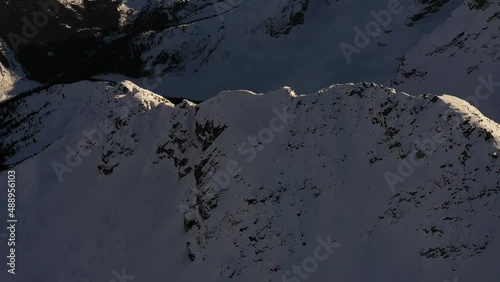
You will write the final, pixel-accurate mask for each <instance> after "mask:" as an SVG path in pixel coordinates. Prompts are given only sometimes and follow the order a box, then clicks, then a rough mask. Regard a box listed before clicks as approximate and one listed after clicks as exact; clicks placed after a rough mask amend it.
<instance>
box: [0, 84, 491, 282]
mask: <svg viewBox="0 0 500 282" xmlns="http://www.w3.org/2000/svg"><path fill="white" fill-rule="evenodd" d="M7 106H8V107H7ZM7 106H5V104H4V105H3V106H2V107H0V116H1V117H2V119H1V121H2V126H1V127H0V128H2V129H1V130H2V132H1V134H3V136H6V138H4V139H3V140H2V146H1V148H5V145H6V144H8V145H9V146H8V148H13V150H14V152H13V153H12V154H10V155H9V156H8V158H7V159H6V161H5V164H7V165H9V166H13V167H12V169H14V170H16V175H17V203H18V208H17V217H18V219H19V223H18V230H17V232H18V233H17V236H18V237H17V238H18V243H19V244H18V247H17V256H18V264H17V272H18V273H17V274H16V275H15V276H10V275H9V277H8V278H9V279H10V280H8V281H21V282H28V281H40V282H45V281H50V282H59V281H61V282H62V281H64V282H66V281H79V282H94V281H95V282H97V281H113V280H112V279H114V276H113V275H114V274H113V273H114V272H113V270H115V271H118V272H121V270H122V269H123V268H125V270H126V273H127V274H128V275H132V276H134V277H135V278H134V280H133V281H151V282H160V281H179V282H184V281H185V282H188V281H200V280H203V281H214V282H215V281H217V282H221V281H224V282H228V281H238V282H247V281H248V282H250V281H251V282H254V281H282V275H283V274H284V273H285V272H286V271H288V270H290V271H292V269H293V265H302V264H303V261H304V260H305V259H307V258H310V257H314V252H315V249H316V248H317V247H318V246H320V245H319V243H318V242H317V239H318V238H323V239H324V240H326V239H327V238H328V237H329V236H330V238H331V239H332V241H333V242H335V244H340V245H336V246H337V248H336V249H335V251H334V252H333V253H332V254H331V255H329V256H328V258H327V259H326V260H324V261H321V262H319V263H318V266H317V269H316V270H315V271H313V272H311V273H308V275H309V276H308V281H374V282H382V281H410V282H428V281H436V282H440V281H444V280H445V279H448V280H450V281H453V279H454V278H455V277H458V279H459V281H484V282H489V281H491V282H494V281H495V282H496V281H498V280H497V279H498V275H497V274H498V266H497V263H498V253H499V251H500V245H499V240H498V237H499V235H500V224H499V222H500V212H499V206H498V205H499V201H498V200H499V192H500V181H499V179H500V178H499V173H500V163H499V161H498V160H499V159H498V158H497V156H498V154H499V153H500V152H499V150H500V125H499V124H497V123H495V122H494V121H492V120H490V119H488V118H487V117H485V116H484V115H482V114H481V113H480V112H479V111H478V110H476V109H475V108H474V107H473V106H471V105H470V104H468V103H467V102H465V101H463V100H461V99H459V98H456V97H453V96H448V95H444V96H434V95H421V96H412V95H411V94H407V93H403V92H397V91H395V90H394V89H391V88H385V87H383V86H381V85H377V84H373V83H357V84H337V85H332V86H330V87H327V88H324V89H322V90H320V91H316V92H314V93H310V94H306V95H305V94H299V93H297V92H295V91H294V90H293V89H292V88H290V87H283V88H279V89H277V90H275V91H271V92H268V93H256V92H251V91H245V90H237V91H225V92H222V93H220V94H219V95H217V96H215V97H213V98H211V99H209V100H207V101H205V102H203V103H201V104H194V103H191V102H189V101H187V100H184V101H183V102H182V103H180V104H178V105H174V104H172V103H171V102H169V101H168V100H167V99H165V98H163V97H161V96H159V95H157V94H154V93H152V92H150V91H147V90H144V89H142V88H140V87H138V86H136V85H135V84H133V83H132V82H129V81H122V82H119V83H111V82H88V81H83V82H79V83H75V84H70V85H58V86H53V87H51V88H49V89H47V90H43V91H40V92H37V93H34V94H31V95H29V96H26V97H23V98H21V99H19V100H15V101H14V100H12V101H10V103H9V104H8V105H7ZM276 112H278V113H279V114H277V113H276ZM283 112H286V113H289V115H293V116H294V117H293V118H290V119H288V120H284V119H283V118H282V117H281V118H280V116H281V115H283ZM105 120H108V121H111V123H110V125H111V130H102V129H100V127H99V124H101V123H102V122H103V121H105ZM6 125H8V126H6ZM266 128H271V129H273V130H268V129H266ZM83 130H87V131H90V132H92V134H94V135H93V136H94V138H95V139H88V138H86V137H85V133H84V132H83ZM269 132H271V133H269ZM259 134H260V136H263V139H264V140H265V142H261V143H259V144H257V143H251V141H249V140H248V137H249V136H259ZM269 134H271V136H272V138H270V137H269ZM437 135H440V136H442V138H443V139H442V140H443V141H442V142H441V143H432V144H431V143H428V144H427V146H424V147H418V146H417V145H416V144H417V143H416V141H418V140H426V139H432V138H433V137H434V138H435V136H437ZM270 139H271V140H270ZM242 142H246V143H242ZM77 144H80V145H81V146H82V147H81V148H82V149H81V150H80V153H81V154H83V153H84V152H85V153H84V155H85V156H80V157H81V160H80V162H78V161H76V160H75V153H74V152H73V153H70V154H69V156H68V149H67V148H68V146H69V147H70V148H73V150H78V149H76V148H77ZM241 145H243V146H241ZM69 150H72V149H69ZM415 150H418V153H417V156H418V162H419V165H418V166H415V167H414V171H413V172H412V173H409V175H406V176H405V177H404V182H402V183H398V184H396V186H395V190H394V191H391V189H390V188H389V185H388V183H387V182H386V179H385V177H384V174H385V173H386V172H387V171H390V172H394V173H396V174H397V173H398V167H399V166H401V164H402V163H404V162H407V161H408V160H409V157H408V156H409V155H411V153H412V152H414V151H415ZM252 152H253V153H252ZM254 154H255V156H253V155H254ZM252 156H253V158H252ZM67 157H68V158H70V161H71V162H72V165H71V166H69V163H67V161H66V158H67ZM55 162H57V163H60V164H64V165H68V168H70V169H71V172H67V173H64V174H63V175H62V182H60V181H59V180H58V177H57V176H56V173H55V172H54V170H53V168H52V166H53V164H54V163H55ZM75 162H76V163H75ZM235 162H236V163H237V164H238V168H240V169H241V170H240V171H239V172H238V173H237V175H234V176H231V177H229V179H228V182H229V183H227V185H220V186H221V187H219V188H216V186H215V185H213V184H210V185H207V184H208V183H213V180H214V179H215V178H212V176H211V175H212V174H211V172H213V173H215V175H221V174H224V172H226V173H227V172H228V171H232V170H230V169H228V165H229V166H231V165H234V164H235ZM73 166H74V167H73ZM406 172H407V171H406ZM0 177H1V178H2V179H6V171H3V172H0ZM221 181H222V182H224V179H222V178H221ZM0 195H1V196H2V198H5V197H4V196H5V189H3V190H1V191H0ZM180 205H181V207H190V208H193V210H196V211H197V212H196V213H186V210H185V209H181V210H179V206H180ZM182 205H185V206H182ZM0 248H5V247H4V245H2V246H1V247H0ZM2 250H3V249H2ZM2 253H3V251H2ZM6 275H8V274H6V273H5V272H4V271H2V272H1V273H0V277H1V279H2V281H7V280H5V277H4V276H6ZM288 277H289V280H287V281H294V282H296V281H301V279H298V277H297V276H296V275H289V276H288ZM292 277H294V278H295V279H291V278H292Z"/></svg>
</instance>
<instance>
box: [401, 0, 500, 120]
mask: <svg viewBox="0 0 500 282" xmlns="http://www.w3.org/2000/svg"><path fill="white" fill-rule="evenodd" d="M499 10H500V2H498V1H469V3H468V5H461V6H459V7H458V8H457V9H455V10H454V11H453V12H452V13H451V14H450V16H449V17H448V18H447V19H446V21H445V22H444V23H443V24H442V25H441V26H439V27H438V28H436V29H435V30H434V31H433V32H432V33H431V34H428V35H426V36H424V37H423V38H422V39H420V40H419V41H418V43H417V44H416V45H415V46H414V47H413V48H411V49H410V50H409V51H408V52H407V53H406V54H405V56H404V57H403V58H402V60H401V64H400V67H399V69H398V72H397V74H396V76H395V78H394V80H393V82H392V85H393V86H394V87H397V88H398V89H401V90H403V91H412V93H429V92H430V93H453V95H455V96H458V97H461V98H463V99H467V101H469V102H470V103H472V104H473V105H474V106H476V107H478V108H479V109H480V110H481V112H482V113H484V114H485V115H487V116H488V117H490V118H493V119H495V120H497V121H499V120H500V110H499V107H498V105H500V95H499V93H498V92H499V91H500V73H499V72H498V70H499V69H500V68H499V67H500V40H499V37H500V12H499Z"/></svg>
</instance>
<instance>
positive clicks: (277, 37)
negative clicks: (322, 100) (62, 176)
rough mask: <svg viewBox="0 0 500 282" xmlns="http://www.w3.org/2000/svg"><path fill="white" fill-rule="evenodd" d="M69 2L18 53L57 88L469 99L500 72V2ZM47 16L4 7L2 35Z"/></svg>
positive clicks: (21, 6) (197, 95)
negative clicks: (329, 91)
mask: <svg viewBox="0 0 500 282" xmlns="http://www.w3.org/2000/svg"><path fill="white" fill-rule="evenodd" d="M47 1H49V0H47ZM53 1H55V0H53ZM58 3H60V5H59V13H58V14H57V15H56V16H55V17H54V18H52V19H51V20H50V21H49V23H48V24H47V26H44V27H43V28H40V31H39V32H38V33H37V35H36V37H35V38H34V39H31V40H30V43H29V44H27V46H26V48H25V49H22V48H21V49H20V51H19V53H18V54H17V55H18V57H19V61H20V62H21V63H22V64H23V65H24V66H25V67H26V68H27V70H28V71H27V72H28V74H31V77H32V78H34V79H37V80H39V81H42V82H44V83H49V84H50V83H60V82H65V83H68V82H75V81H79V80H82V79H88V78H90V77H93V76H96V75H98V76H99V77H101V78H105V79H114V80H117V81H120V80H124V79H126V80H131V81H133V82H134V83H136V84H138V85H140V86H141V87H143V88H146V89H150V90H152V91H154V92H155V93H158V94H160V95H163V96H183V95H184V97H187V98H190V99H197V100H205V99H208V98H210V97H212V96H213V95H214V94H215V93H219V92H220V91H223V90H225V89H254V90H256V91H260V92H268V91H271V90H273V89H276V88H279V87H281V86H282V85H294V87H295V88H296V89H297V90H298V91H301V92H306V93H307V92H312V91H314V90H316V89H319V88H321V87H323V86H324V85H328V84H331V83H332V82H335V83H348V82H353V81H374V82H377V83H379V84H384V85H391V86H393V87H395V88H396V89H400V90H402V91H407V92H409V93H427V92H430V93H436V94H438V93H448V94H450V95H454V96H458V97H461V98H464V99H465V98H467V96H468V95H470V93H474V89H475V87H476V86H477V85H478V77H479V76H482V77H485V78H487V76H488V75H490V74H492V75H495V72H494V70H496V69H498V67H497V66H498V60H496V56H497V55H495V54H497V52H496V51H495V50H496V49H497V46H496V45H497V42H498V38H497V35H498V30H497V27H498V20H497V18H498V16H497V15H496V13H497V11H498V8H499V6H498V5H500V4H499V3H498V1H493V0H446V1H443V0H432V1H431V0H418V1H413V0H399V1H398V0H374V1H365V0H352V1H344V0H322V1H310V0H292V1H267V0H253V1H233V0H227V1H207V0H192V1H171V0H168V1H167V0H130V1H110V0H107V1H83V0H81V1H80V0H59V2H58ZM4 7H5V9H3V8H4ZM36 8H37V7H36V6H33V7H32V5H30V4H29V3H28V4H26V2H25V1H7V2H6V3H0V15H4V14H5V15H6V16H5V17H0V33H2V34H3V35H4V37H6V35H7V31H12V30H14V31H16V30H17V29H19V30H18V31H17V32H18V33H19V34H21V28H22V24H23V23H22V22H21V21H20V20H19V19H20V18H21V16H20V15H22V14H23V13H27V12H26V11H29V12H31V11H32V10H33V11H35V10H36ZM96 11H101V12H99V13H98V12H96ZM12 18H13V19H12ZM4 19H7V20H4ZM9 19H10V21H8V20H9ZM104 19H105V20H104ZM7 24H10V25H11V26H14V27H15V28H11V27H9V29H8V28H7V27H8V25H7ZM16 28H17V29H16ZM476 34H477V36H476ZM54 35H57V37H56V38H54ZM476 37H477V38H476ZM64 40H66V41H65V42H66V43H65V44H61V41H64ZM23 46H24V45H23ZM346 46H350V47H346ZM346 48H348V49H346ZM454 54H456V55H454ZM438 58H439V59H438ZM35 59H36V60H35ZM429 60H432V62H431V61H429ZM34 61H37V62H38V63H36V64H32V63H30V62H34ZM423 74H427V75H425V76H424V77H421V76H422V75H423ZM459 77H460V79H458V78H459ZM441 79H442V82H441V83H437V82H438V81H440V80H441ZM158 81H160V82H161V83H158ZM193 81H194V82H196V83H193ZM151 85H154V87H151ZM466 95H467V96H466ZM495 96H497V95H495ZM494 99H496V98H494ZM492 101H493V100H492ZM481 104H484V105H481ZM481 104H478V105H477V107H478V108H479V109H480V110H481V111H483V112H484V113H485V114H487V115H488V116H490V117H491V118H494V119H497V114H496V112H493V110H490V109H488V106H486V103H481ZM488 104H492V105H495V104H496V100H495V102H494V103H488Z"/></svg>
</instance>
